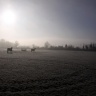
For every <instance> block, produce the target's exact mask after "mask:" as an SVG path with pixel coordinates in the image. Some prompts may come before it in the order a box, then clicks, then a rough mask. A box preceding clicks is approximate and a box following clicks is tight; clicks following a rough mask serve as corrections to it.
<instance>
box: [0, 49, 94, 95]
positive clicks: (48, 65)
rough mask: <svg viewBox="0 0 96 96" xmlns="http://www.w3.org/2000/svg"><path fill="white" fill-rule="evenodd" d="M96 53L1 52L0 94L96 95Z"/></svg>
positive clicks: (51, 51)
mask: <svg viewBox="0 0 96 96" xmlns="http://www.w3.org/2000/svg"><path fill="white" fill-rule="evenodd" d="M95 64H96V52H83V51H63V50H62V51H56V50H54V51H53V50H36V52H30V51H28V52H21V51H14V52H13V54H7V53H6V51H0V96H96V65H95Z"/></svg>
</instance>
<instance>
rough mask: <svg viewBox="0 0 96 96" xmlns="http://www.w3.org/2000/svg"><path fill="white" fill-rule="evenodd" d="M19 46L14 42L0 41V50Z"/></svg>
mask: <svg viewBox="0 0 96 96" xmlns="http://www.w3.org/2000/svg"><path fill="white" fill-rule="evenodd" d="M18 45H19V43H18V41H15V42H14V43H12V42H9V41H6V40H4V39H0V49H4V48H8V47H13V48H17V47H18Z"/></svg>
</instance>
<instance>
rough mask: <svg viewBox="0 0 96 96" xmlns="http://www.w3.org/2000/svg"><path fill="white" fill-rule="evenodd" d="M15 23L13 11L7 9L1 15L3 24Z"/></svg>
mask: <svg viewBox="0 0 96 96" xmlns="http://www.w3.org/2000/svg"><path fill="white" fill-rule="evenodd" d="M15 21H16V15H15V13H14V11H13V10H10V9H7V10H5V11H4V12H3V14H2V22H3V23H4V24H8V25H10V24H13V23H15Z"/></svg>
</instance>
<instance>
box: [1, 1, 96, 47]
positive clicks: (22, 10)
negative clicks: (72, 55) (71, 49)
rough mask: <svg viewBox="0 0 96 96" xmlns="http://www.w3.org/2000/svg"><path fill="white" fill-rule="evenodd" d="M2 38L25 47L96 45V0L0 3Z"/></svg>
mask: <svg viewBox="0 0 96 96" xmlns="http://www.w3.org/2000/svg"><path fill="white" fill-rule="evenodd" d="M7 9H8V10H9V11H10V14H11V15H12V14H13V15H12V16H13V17H14V18H13V20H14V22H11V21H12V20H11V19H12V17H11V18H10V15H8V12H9V11H8V12H6V10H7ZM4 12H5V13H6V16H5V15H4ZM2 16H3V17H4V16H5V17H7V23H6V22H4V20H5V21H6V19H4V18H3V19H2ZM8 16H9V17H8ZM10 22H11V23H10ZM1 38H3V39H5V40H9V41H16V40H17V41H19V42H20V43H21V44H26V45H29V44H33V43H34V44H36V45H43V44H44V42H45V41H49V42H50V43H51V44H53V45H58V44H59V45H64V44H65V43H68V44H70V43H71V44H78V45H80V44H83V43H90V42H96V0H0V39H1Z"/></svg>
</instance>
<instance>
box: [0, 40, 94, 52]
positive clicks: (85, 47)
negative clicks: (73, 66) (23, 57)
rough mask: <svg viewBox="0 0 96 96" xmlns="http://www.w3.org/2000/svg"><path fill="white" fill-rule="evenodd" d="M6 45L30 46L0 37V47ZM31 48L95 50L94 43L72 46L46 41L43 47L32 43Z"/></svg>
mask: <svg viewBox="0 0 96 96" xmlns="http://www.w3.org/2000/svg"><path fill="white" fill-rule="evenodd" d="M8 47H13V48H18V49H19V48H24V49H30V46H20V45H19V42H18V41H15V42H14V43H12V42H9V41H6V40H4V39H0V49H6V48H8ZM31 48H38V49H48V50H74V51H96V44H94V43H91V44H85V45H83V46H82V47H78V46H77V47H74V46H73V45H67V44H65V46H53V45H51V44H50V43H49V42H48V41H47V42H45V43H44V46H43V47H39V46H36V45H35V44H32V46H31Z"/></svg>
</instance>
